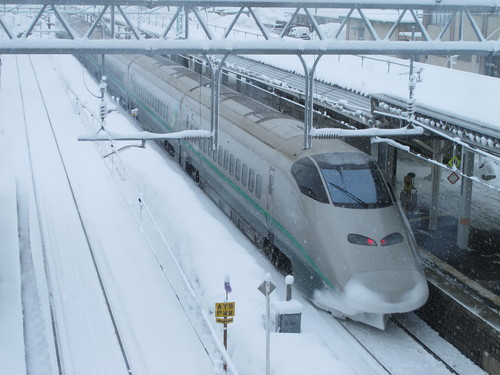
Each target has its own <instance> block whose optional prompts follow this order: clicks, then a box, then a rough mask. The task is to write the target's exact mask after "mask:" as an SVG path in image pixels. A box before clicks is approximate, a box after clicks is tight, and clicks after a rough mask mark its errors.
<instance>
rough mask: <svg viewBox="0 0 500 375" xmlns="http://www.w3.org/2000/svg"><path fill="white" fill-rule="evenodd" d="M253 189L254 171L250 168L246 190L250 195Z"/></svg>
mask: <svg viewBox="0 0 500 375" xmlns="http://www.w3.org/2000/svg"><path fill="white" fill-rule="evenodd" d="M254 189H255V171H254V170H253V169H252V168H250V170H249V171H248V190H250V192H251V193H253V191H254Z"/></svg>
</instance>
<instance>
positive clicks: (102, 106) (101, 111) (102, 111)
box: [99, 100, 108, 120]
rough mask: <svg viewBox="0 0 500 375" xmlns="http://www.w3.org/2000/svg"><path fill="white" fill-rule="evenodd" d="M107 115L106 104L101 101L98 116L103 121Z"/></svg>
mask: <svg viewBox="0 0 500 375" xmlns="http://www.w3.org/2000/svg"><path fill="white" fill-rule="evenodd" d="M107 114H108V103H106V102H105V101H104V100H103V101H101V102H100V103H99V115H100V116H101V120H104V119H105V118H106V115H107Z"/></svg>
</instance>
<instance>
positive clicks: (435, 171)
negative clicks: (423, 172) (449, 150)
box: [429, 139, 443, 230]
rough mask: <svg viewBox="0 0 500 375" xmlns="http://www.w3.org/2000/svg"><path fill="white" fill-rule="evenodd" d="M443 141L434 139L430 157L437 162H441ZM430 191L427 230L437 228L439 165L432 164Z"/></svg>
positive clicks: (439, 182)
mask: <svg viewBox="0 0 500 375" xmlns="http://www.w3.org/2000/svg"><path fill="white" fill-rule="evenodd" d="M442 149H443V141H440V140H438V139H435V140H434V151H433V155H432V157H433V158H434V160H435V161H437V162H438V163H442V162H443V152H442ZM431 168H432V172H431V174H432V180H431V183H432V191H431V204H430V207H429V230H436V229H437V219H438V209H437V206H438V201H439V186H440V184H441V167H440V166H438V165H435V164H432V167H431Z"/></svg>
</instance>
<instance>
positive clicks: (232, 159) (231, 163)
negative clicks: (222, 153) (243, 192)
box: [229, 154, 236, 176]
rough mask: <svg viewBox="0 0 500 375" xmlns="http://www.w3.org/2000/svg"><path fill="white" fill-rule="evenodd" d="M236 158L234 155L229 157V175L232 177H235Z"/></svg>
mask: <svg viewBox="0 0 500 375" xmlns="http://www.w3.org/2000/svg"><path fill="white" fill-rule="evenodd" d="M235 161H236V160H235V157H234V155H233V154H231V155H230V156H229V174H230V175H231V176H232V175H234V164H235Z"/></svg>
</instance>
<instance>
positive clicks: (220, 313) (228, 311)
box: [215, 302, 236, 318]
mask: <svg viewBox="0 0 500 375" xmlns="http://www.w3.org/2000/svg"><path fill="white" fill-rule="evenodd" d="M235 310H236V303H234V302H216V303H215V317H216V318H227V317H229V316H234V312H235Z"/></svg>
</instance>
